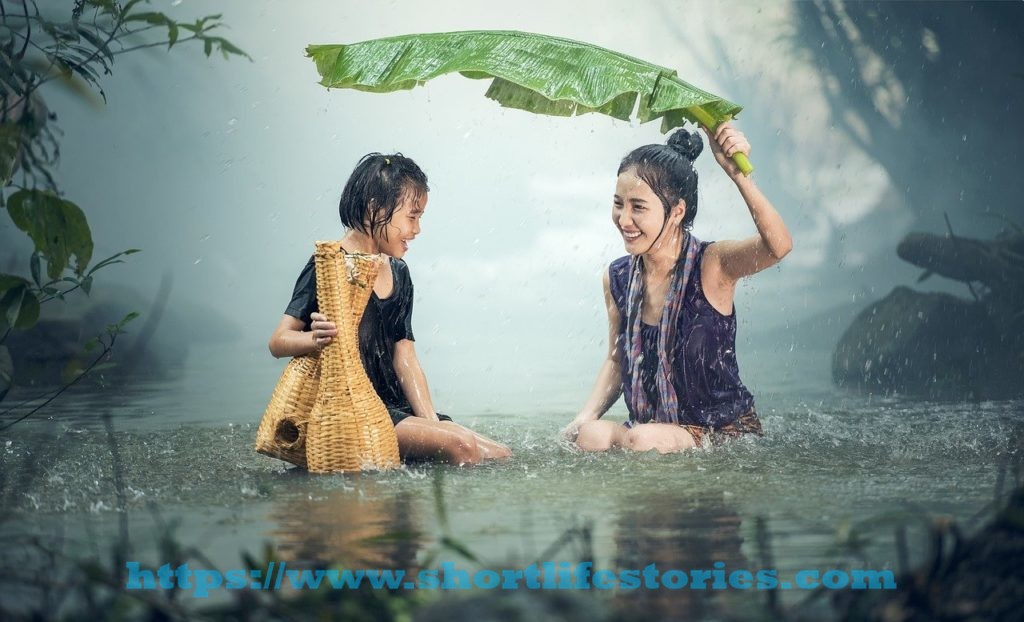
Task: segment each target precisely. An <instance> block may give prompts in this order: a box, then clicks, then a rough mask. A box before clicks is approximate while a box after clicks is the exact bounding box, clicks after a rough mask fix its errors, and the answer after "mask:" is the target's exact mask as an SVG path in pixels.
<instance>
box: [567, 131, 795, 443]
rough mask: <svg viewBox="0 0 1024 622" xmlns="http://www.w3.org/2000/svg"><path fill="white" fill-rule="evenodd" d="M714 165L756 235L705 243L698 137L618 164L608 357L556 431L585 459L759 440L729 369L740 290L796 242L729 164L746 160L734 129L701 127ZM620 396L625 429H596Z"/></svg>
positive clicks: (743, 392)
mask: <svg viewBox="0 0 1024 622" xmlns="http://www.w3.org/2000/svg"><path fill="white" fill-rule="evenodd" d="M704 132H705V134H706V135H707V136H708V142H709V144H710V145H711V151H712V153H713V154H714V156H715V160H716V161H717V162H718V164H719V165H720V166H721V167H722V169H723V170H724V171H725V173H726V174H727V175H728V176H729V178H730V179H731V180H732V181H733V183H735V184H736V187H737V189H738V190H739V192H740V195H741V196H742V197H743V200H744V201H745V202H746V204H747V208H748V209H749V211H750V215H751V217H752V219H753V221H754V225H755V227H756V228H757V235H755V236H752V237H750V238H747V239H744V240H722V241H718V242H713V243H708V242H701V241H700V240H698V239H697V238H696V237H694V236H693V234H692V233H690V228H691V226H692V225H693V221H694V219H695V218H696V216H697V172H696V170H695V169H694V167H693V160H694V159H696V157H697V156H698V155H699V154H700V152H701V151H702V149H703V141H702V140H701V138H700V136H699V135H698V134H696V133H692V134H691V133H690V132H687V131H686V130H682V129H681V130H678V131H676V132H675V133H674V134H673V135H672V136H671V137H670V138H669V140H668V144H667V145H645V146H643V147H639V148H637V149H635V150H634V151H632V152H631V153H630V154H629V155H627V156H626V157H625V158H624V159H623V160H622V162H621V164H620V165H619V171H618V179H617V181H616V187H615V198H614V206H613V208H612V222H613V223H614V224H615V226H616V228H617V229H618V230H619V232H620V234H621V235H622V239H623V241H624V243H625V247H626V252H627V253H629V254H628V255H627V256H625V257H621V258H619V259H617V260H615V261H613V262H612V263H611V265H610V266H609V269H608V271H607V272H606V273H605V275H604V294H605V303H606V306H607V308H608V332H609V340H608V341H609V345H608V355H607V358H606V359H605V361H604V364H603V365H602V366H601V370H600V371H599V372H598V376H597V382H596V383H595V385H594V389H593V390H592V391H591V394H590V397H589V399H588V400H587V402H586V404H585V405H584V406H583V408H582V409H581V410H580V412H579V414H578V415H577V416H576V418H575V419H573V421H572V422H571V423H570V424H569V425H568V426H567V427H566V428H565V430H563V434H564V435H565V436H566V437H568V438H570V439H573V438H575V440H576V444H577V445H578V446H579V447H580V448H581V449H583V450H586V451H604V450H607V449H610V448H613V447H622V448H626V449H632V450H637V451H648V450H651V449H655V450H657V451H658V452H660V453H669V452H675V451H680V450H683V449H686V448H690V447H695V446H699V445H701V444H703V443H704V441H705V439H706V440H707V441H708V442H710V443H717V442H720V441H722V440H725V439H728V438H734V437H738V436H740V435H742V434H746V433H752V434H757V435H761V434H762V432H761V424H760V421H759V420H758V417H757V414H756V412H755V410H754V399H753V397H752V396H751V395H750V392H749V391H747V389H746V387H744V386H743V383H742V382H741V381H740V378H739V369H738V366H737V363H736V312H735V309H734V308H733V297H734V295H735V293H736V283H737V282H738V281H739V280H740V279H741V278H744V277H747V276H750V275H753V274H756V273H757V272H760V271H761V270H764V269H765V268H768V267H771V266H773V265H775V264H777V263H778V262H779V261H780V260H781V259H782V258H783V257H785V256H786V254H787V253H789V251H790V250H791V249H792V247H793V242H792V239H791V237H790V235H789V231H788V229H787V228H786V225H785V223H784V222H783V221H782V217H781V216H779V213H778V212H777V211H775V208H774V207H772V204H771V203H770V202H769V201H768V199H767V198H765V196H764V195H763V194H762V193H761V191H760V190H758V188H757V186H756V185H754V182H753V181H752V180H751V179H749V178H748V177H746V176H744V175H743V173H742V172H740V170H739V168H738V167H737V166H736V165H735V163H733V161H732V160H731V156H732V155H733V154H735V153H737V152H739V153H745V154H749V153H750V144H749V143H748V142H747V139H746V137H744V135H743V134H742V133H741V132H740V131H739V130H737V129H736V128H734V127H733V126H732V125H731V124H730V123H723V124H721V125H720V126H719V127H718V129H717V130H716V131H715V133H714V135H712V134H711V132H710V131H708V129H707V128H704ZM623 393H624V394H625V401H626V406H627V408H628V410H629V421H627V422H626V423H625V425H619V424H616V423H613V422H609V421H600V418H601V416H602V415H604V413H605V412H607V410H608V409H609V408H610V407H611V405H612V404H614V403H615V401H616V400H617V399H618V398H619V395H620V394H623Z"/></svg>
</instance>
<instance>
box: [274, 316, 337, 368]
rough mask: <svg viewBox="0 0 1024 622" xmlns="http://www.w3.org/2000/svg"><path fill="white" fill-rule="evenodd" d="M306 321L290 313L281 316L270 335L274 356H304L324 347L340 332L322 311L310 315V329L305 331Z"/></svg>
mask: <svg viewBox="0 0 1024 622" xmlns="http://www.w3.org/2000/svg"><path fill="white" fill-rule="evenodd" d="M305 327H306V323H305V322H303V321H302V320H300V319H299V318H297V317H292V316H290V315H287V314H285V315H283V316H281V322H280V323H279V324H278V325H277V328H276V329H274V334H273V335H271V336H270V342H269V343H268V344H267V347H269V348H270V353H271V354H272V355H274V358H281V357H282V356H302V355H303V354H309V353H311V352H315V351H317V350H321V349H323V347H324V346H326V345H327V344H329V343H330V342H331V340H332V339H333V338H334V336H335V335H337V334H338V331H337V329H336V328H335V326H334V322H329V321H328V320H327V316H325V315H324V314H322V313H313V314H311V315H310V330H308V331H304V330H303V329H304V328H305Z"/></svg>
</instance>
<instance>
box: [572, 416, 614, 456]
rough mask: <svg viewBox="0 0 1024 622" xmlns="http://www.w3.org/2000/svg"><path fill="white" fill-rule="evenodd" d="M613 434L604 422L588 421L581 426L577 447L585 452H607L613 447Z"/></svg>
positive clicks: (577, 436)
mask: <svg viewBox="0 0 1024 622" xmlns="http://www.w3.org/2000/svg"><path fill="white" fill-rule="evenodd" d="M612 440H613V439H612V432H611V430H610V429H609V428H608V425H607V424H606V423H605V422H603V421H588V422H587V423H584V424H583V425H581V426H580V429H579V432H578V433H577V435H576V445H577V446H578V447H579V448H580V449H582V450H584V451H605V450H607V449H610V448H611V446H612Z"/></svg>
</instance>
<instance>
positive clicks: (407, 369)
mask: <svg viewBox="0 0 1024 622" xmlns="http://www.w3.org/2000/svg"><path fill="white" fill-rule="evenodd" d="M393 362H394V366H395V374H397V375H398V384H400V385H402V393H404V394H405V399H407V400H409V404H410V405H411V406H412V412H413V414H414V415H416V416H417V417H423V418H424V419H429V420H431V421H437V420H438V419H437V411H435V410H434V402H433V400H431V399H430V387H428V386H427V376H426V374H424V373H423V367H422V366H421V365H420V360H419V358H417V357H416V342H414V341H412V340H411V339H401V340H399V341H396V342H395V355H394V357H393Z"/></svg>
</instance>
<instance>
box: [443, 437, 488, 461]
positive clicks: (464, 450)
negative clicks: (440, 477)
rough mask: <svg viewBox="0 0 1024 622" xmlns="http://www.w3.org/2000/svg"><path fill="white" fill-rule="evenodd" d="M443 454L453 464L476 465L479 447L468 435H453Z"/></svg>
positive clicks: (478, 458)
mask: <svg viewBox="0 0 1024 622" xmlns="http://www.w3.org/2000/svg"><path fill="white" fill-rule="evenodd" d="M445 453H447V454H448V458H449V460H450V461H451V462H452V463H453V464H476V463H478V462H480V446H479V445H478V444H477V442H476V437H475V436H473V434H470V433H459V434H453V435H452V438H451V439H450V441H449V443H448V446H447V447H446V451H445Z"/></svg>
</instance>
